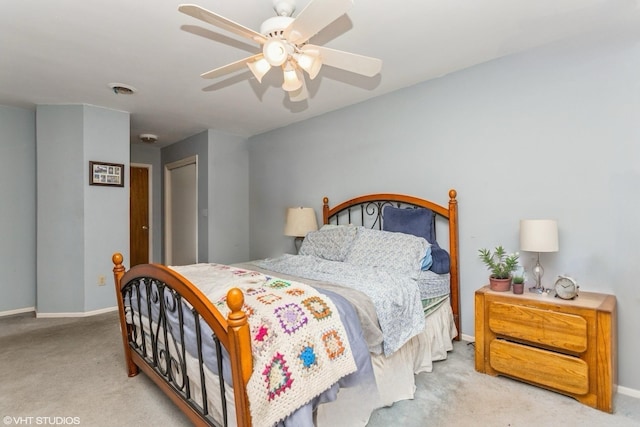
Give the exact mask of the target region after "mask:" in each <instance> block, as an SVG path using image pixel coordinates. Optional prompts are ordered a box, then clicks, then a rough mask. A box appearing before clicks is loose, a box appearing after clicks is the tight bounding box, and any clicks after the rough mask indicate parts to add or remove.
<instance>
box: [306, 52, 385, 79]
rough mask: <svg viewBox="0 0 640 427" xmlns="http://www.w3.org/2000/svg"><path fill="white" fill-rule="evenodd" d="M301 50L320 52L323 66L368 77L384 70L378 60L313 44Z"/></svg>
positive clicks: (380, 61)
mask: <svg viewBox="0 0 640 427" xmlns="http://www.w3.org/2000/svg"><path fill="white" fill-rule="evenodd" d="M301 50H302V51H303V52H304V51H305V50H317V51H319V52H320V58H321V59H322V64H324V65H328V66H330V67H335V68H340V69H342V70H346V71H350V72H352V73H356V74H361V75H363V76H367V77H373V76H375V75H376V74H378V73H379V72H380V70H381V69H382V60H381V59H378V58H371V57H369V56H362V55H358V54H355V53H350V52H345V51H342V50H335V49H330V48H328V47H323V46H315V45H311V44H307V45H304V46H303V47H302V49H301Z"/></svg>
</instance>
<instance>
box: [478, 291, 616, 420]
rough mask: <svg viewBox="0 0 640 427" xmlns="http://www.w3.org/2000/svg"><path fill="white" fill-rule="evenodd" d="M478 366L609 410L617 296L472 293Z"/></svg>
mask: <svg viewBox="0 0 640 427" xmlns="http://www.w3.org/2000/svg"><path fill="white" fill-rule="evenodd" d="M475 306H476V307H475V338H476V342H475V347H476V349H475V363H476V371H478V372H482V373H485V374H489V375H504V376H508V377H511V378H514V379H517V380H521V381H524V382H527V383H530V384H533V385H536V386H539V387H544V388H547V389H549V390H553V391H556V392H558V393H562V394H566V395H568V396H571V397H573V398H575V399H577V400H578V401H580V402H582V403H584V404H586V405H589V406H592V407H594V408H597V409H600V410H602V411H606V412H613V393H614V391H615V386H616V384H617V366H616V359H617V342H616V339H617V335H616V298H615V296H613V295H606V294H600V293H595V292H580V295H579V296H578V297H577V298H575V299H574V300H563V299H560V298H556V297H554V296H553V293H551V294H550V295H548V294H542V295H539V294H533V293H527V292H525V293H524V294H522V295H515V294H512V293H510V292H494V291H491V290H490V289H489V286H485V287H483V288H481V289H478V290H477V291H476V294H475Z"/></svg>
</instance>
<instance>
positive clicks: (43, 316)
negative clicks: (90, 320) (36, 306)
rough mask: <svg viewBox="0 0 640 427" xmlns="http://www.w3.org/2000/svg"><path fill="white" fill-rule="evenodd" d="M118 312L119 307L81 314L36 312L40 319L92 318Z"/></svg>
mask: <svg viewBox="0 0 640 427" xmlns="http://www.w3.org/2000/svg"><path fill="white" fill-rule="evenodd" d="M117 310H118V306H114V307H107V308H100V309H98V310H93V311H85V312H80V313H38V312H37V311H36V317H37V318H39V319H47V318H56V317H90V316H95V315H97V314H104V313H110V312H112V311H117Z"/></svg>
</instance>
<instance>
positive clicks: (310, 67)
mask: <svg viewBox="0 0 640 427" xmlns="http://www.w3.org/2000/svg"><path fill="white" fill-rule="evenodd" d="M294 57H295V60H296V62H297V63H298V65H299V66H300V68H302V69H303V70H305V71H306V72H307V74H309V78H310V79H311V80H313V79H315V78H316V76H317V75H318V73H319V72H320V68H322V60H321V59H320V53H319V52H318V51H317V50H307V51H304V52H302V53H299V54H297V55H295V56H294Z"/></svg>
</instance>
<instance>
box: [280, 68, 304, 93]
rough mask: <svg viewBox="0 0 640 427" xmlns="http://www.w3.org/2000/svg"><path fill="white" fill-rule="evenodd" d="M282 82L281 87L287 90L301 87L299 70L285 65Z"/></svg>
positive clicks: (291, 90) (290, 90)
mask: <svg viewBox="0 0 640 427" xmlns="http://www.w3.org/2000/svg"><path fill="white" fill-rule="evenodd" d="M283 75H284V83H282V89H284V90H286V91H287V92H293V91H294V90H298V89H300V88H301V87H302V76H301V75H300V72H299V71H298V70H296V69H295V68H293V67H291V66H289V65H287V67H286V68H285V69H284V71H283Z"/></svg>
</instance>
